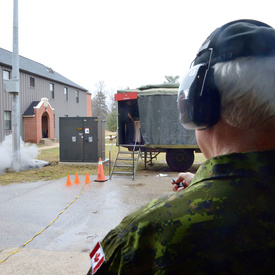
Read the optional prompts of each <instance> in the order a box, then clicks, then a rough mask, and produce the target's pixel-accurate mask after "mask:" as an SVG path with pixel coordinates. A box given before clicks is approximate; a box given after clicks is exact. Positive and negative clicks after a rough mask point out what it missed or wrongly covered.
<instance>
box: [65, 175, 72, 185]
mask: <svg viewBox="0 0 275 275" xmlns="http://www.w3.org/2000/svg"><path fill="white" fill-rule="evenodd" d="M66 185H67V186H71V185H72V183H71V178H70V175H69V174H68V175H67V182H66Z"/></svg>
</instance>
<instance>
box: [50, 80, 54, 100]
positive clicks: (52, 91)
mask: <svg viewBox="0 0 275 275" xmlns="http://www.w3.org/2000/svg"><path fill="white" fill-rule="evenodd" d="M50 93H51V98H54V84H53V83H50Z"/></svg>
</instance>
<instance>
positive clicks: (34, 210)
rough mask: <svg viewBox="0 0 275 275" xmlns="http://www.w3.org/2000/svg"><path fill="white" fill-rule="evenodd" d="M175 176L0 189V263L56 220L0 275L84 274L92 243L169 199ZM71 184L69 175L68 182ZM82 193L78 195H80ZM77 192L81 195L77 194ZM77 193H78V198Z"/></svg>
mask: <svg viewBox="0 0 275 275" xmlns="http://www.w3.org/2000/svg"><path fill="white" fill-rule="evenodd" d="M177 174H178V173H177V172H167V173H166V172H165V174H159V173H158V172H155V173H152V172H149V173H146V172H139V173H138V174H137V175H136V178H135V180H134V181H132V180H131V179H130V178H129V177H113V178H112V179H111V180H108V181H106V182H95V181H94V180H95V179H96V175H95V176H94V175H90V180H91V183H87V184H84V181H85V176H79V179H80V181H81V183H79V184H74V183H73V184H72V185H71V186H67V185H66V182H67V178H62V179H60V180H54V181H40V182H31V183H19V184H16V183H15V184H10V185H7V186H1V185H0V218H1V223H0V251H1V252H0V261H3V260H4V259H5V258H6V256H7V255H8V254H9V253H11V252H14V251H15V250H16V249H18V248H19V247H20V246H22V245H24V244H25V243H26V242H27V241H28V240H30V239H31V238H33V237H34V236H35V234H37V233H39V232H41V230H43V229H44V228H46V227H47V226H48V224H49V223H50V222H52V221H53V220H54V219H55V218H56V217H57V216H58V215H59V214H60V213H61V212H62V211H63V210H64V208H66V207H67V206H68V205H69V204H70V203H72V202H73V201H74V200H75V199H76V198H77V197H78V196H79V194H80V197H79V198H78V199H76V200H75V201H74V202H73V203H72V204H71V205H70V206H69V207H68V208H67V209H66V210H65V211H64V212H63V213H62V214H60V216H59V217H58V219H57V220H56V221H54V222H52V224H51V225H50V226H49V227H48V228H47V229H45V230H44V231H43V232H42V233H41V234H39V235H37V236H36V237H35V238H34V239H33V240H32V241H31V242H29V243H28V244H27V245H26V246H25V247H24V248H21V249H20V250H19V251H18V252H17V253H15V254H14V255H11V256H10V257H9V258H8V259H7V260H6V261H5V262H4V263H0V274H13V273H16V274H17V273H18V274H38V273H39V274H86V272H87V271H88V269H89V267H90V260H89V252H90V251H91V249H92V248H93V246H94V245H95V243H96V242H97V241H99V240H101V239H102V238H103V237H104V236H105V235H106V234H107V233H108V231H109V230H111V229H112V228H114V227H115V226H116V225H117V224H118V223H119V222H120V221H121V220H122V218H123V217H124V216H125V215H127V214H128V213H130V212H131V211H133V210H134V209H136V208H138V207H140V206H142V205H144V204H145V203H147V202H149V201H151V200H152V199H154V198H157V197H160V196H163V195H166V194H168V193H171V192H172V191H171V186H170V180H171V178H174V177H176V176H177ZM70 179H71V182H74V179H75V175H71V176H70ZM82 188H83V189H82ZM81 189H82V191H81ZM80 192H81V193H80Z"/></svg>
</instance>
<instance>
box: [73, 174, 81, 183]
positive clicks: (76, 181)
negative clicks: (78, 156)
mask: <svg viewBox="0 0 275 275" xmlns="http://www.w3.org/2000/svg"><path fill="white" fill-rule="evenodd" d="M74 183H76V184H77V183H80V181H79V177H78V173H76V174H75V180H74Z"/></svg>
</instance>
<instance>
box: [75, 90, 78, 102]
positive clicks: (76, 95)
mask: <svg viewBox="0 0 275 275" xmlns="http://www.w3.org/2000/svg"><path fill="white" fill-rule="evenodd" d="M75 101H76V103H79V91H75Z"/></svg>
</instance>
